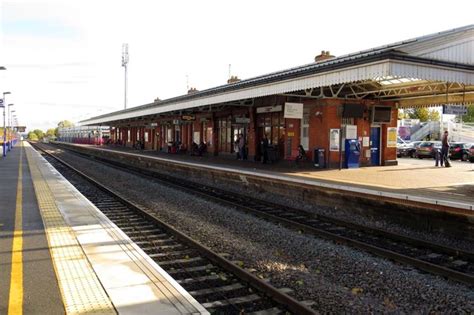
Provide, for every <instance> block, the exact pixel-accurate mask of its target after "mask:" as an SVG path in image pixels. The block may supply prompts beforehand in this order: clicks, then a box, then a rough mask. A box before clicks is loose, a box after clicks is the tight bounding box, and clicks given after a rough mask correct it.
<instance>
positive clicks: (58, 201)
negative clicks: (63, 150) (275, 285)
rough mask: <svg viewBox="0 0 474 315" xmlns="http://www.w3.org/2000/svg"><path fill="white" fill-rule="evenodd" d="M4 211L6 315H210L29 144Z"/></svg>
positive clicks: (3, 193)
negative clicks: (81, 314) (158, 314)
mask: <svg viewBox="0 0 474 315" xmlns="http://www.w3.org/2000/svg"><path fill="white" fill-rule="evenodd" d="M0 209H1V211H0V248H1V251H0V260H1V266H2V267H1V268H0V314H21V313H27V314H33V313H34V314H64V313H67V314H79V313H94V314H156V313H161V314H208V312H207V311H206V310H205V309H204V308H203V307H202V306H201V305H200V304H199V303H198V302H197V301H196V300H195V299H194V298H192V297H191V295H189V293H188V292H186V291H185V290H184V289H183V288H182V287H181V286H180V285H179V284H178V283H177V282H176V281H174V280H173V279H172V278H171V277H170V276H169V275H168V274H167V273H166V272H164V270H163V269H161V268H160V267H159V266H158V265H157V264H156V263H155V262H154V261H153V260H152V259H151V258H150V257H149V256H148V255H146V254H145V253H144V252H143V251H142V250H141V249H140V248H139V247H138V246H137V245H136V244H134V243H133V242H132V241H131V240H130V239H129V238H128V237H127V236H126V235H125V234H124V233H123V232H122V231H121V230H120V229H118V228H117V226H115V225H114V224H113V223H112V222H110V221H109V220H108V219H107V217H105V215H103V214H102V213H100V211H99V210H97V208H96V207H95V206H94V205H93V204H91V203H90V202H89V201H88V200H87V199H85V198H84V197H83V196H82V195H81V194H80V193H79V192H78V191H77V190H76V189H75V188H74V187H73V186H72V185H71V184H69V183H68V182H67V181H66V180H65V179H64V178H63V177H62V176H61V175H60V174H59V173H58V172H57V171H55V170H54V168H52V167H51V166H50V165H49V164H48V163H47V162H46V161H45V160H44V159H43V158H42V157H41V156H40V155H39V154H38V153H37V152H36V151H35V150H34V149H33V148H32V147H31V146H30V145H29V144H28V143H26V142H25V143H23V144H22V145H18V146H16V147H15V148H14V149H13V150H12V151H11V152H10V154H9V155H8V156H7V157H6V158H4V159H2V160H0Z"/></svg>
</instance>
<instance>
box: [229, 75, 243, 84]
mask: <svg viewBox="0 0 474 315" xmlns="http://www.w3.org/2000/svg"><path fill="white" fill-rule="evenodd" d="M239 81H240V79H239V77H237V76H236V75H233V76H231V77H230V79H229V80H227V84H231V83H235V82H239Z"/></svg>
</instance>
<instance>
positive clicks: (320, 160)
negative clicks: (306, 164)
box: [313, 148, 326, 168]
mask: <svg viewBox="0 0 474 315" xmlns="http://www.w3.org/2000/svg"><path fill="white" fill-rule="evenodd" d="M324 152H325V150H324V149H321V148H316V149H314V152H313V162H314V166H316V167H317V168H326V159H325V153H324Z"/></svg>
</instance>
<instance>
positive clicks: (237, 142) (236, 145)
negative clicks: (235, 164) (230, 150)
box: [234, 134, 241, 160]
mask: <svg viewBox="0 0 474 315" xmlns="http://www.w3.org/2000/svg"><path fill="white" fill-rule="evenodd" d="M239 143H240V134H238V135H237V136H236V137H235V141H234V152H235V153H236V159H237V160H240V159H241V156H240V150H239Z"/></svg>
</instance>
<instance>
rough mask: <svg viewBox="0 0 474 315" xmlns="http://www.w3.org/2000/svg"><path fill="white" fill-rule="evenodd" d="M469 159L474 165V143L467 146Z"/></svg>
mask: <svg viewBox="0 0 474 315" xmlns="http://www.w3.org/2000/svg"><path fill="white" fill-rule="evenodd" d="M467 148H468V149H467V158H468V160H469V162H471V163H474V143H470V144H468V145H467Z"/></svg>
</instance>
